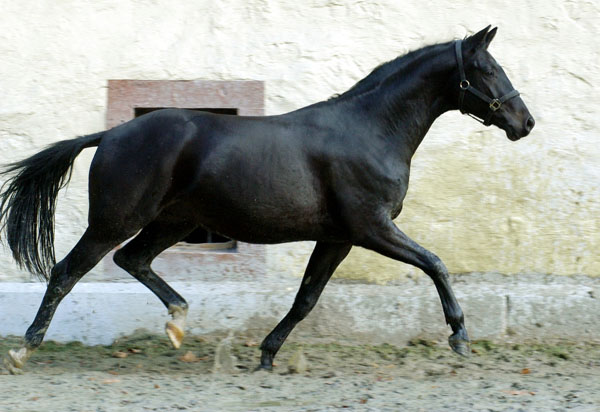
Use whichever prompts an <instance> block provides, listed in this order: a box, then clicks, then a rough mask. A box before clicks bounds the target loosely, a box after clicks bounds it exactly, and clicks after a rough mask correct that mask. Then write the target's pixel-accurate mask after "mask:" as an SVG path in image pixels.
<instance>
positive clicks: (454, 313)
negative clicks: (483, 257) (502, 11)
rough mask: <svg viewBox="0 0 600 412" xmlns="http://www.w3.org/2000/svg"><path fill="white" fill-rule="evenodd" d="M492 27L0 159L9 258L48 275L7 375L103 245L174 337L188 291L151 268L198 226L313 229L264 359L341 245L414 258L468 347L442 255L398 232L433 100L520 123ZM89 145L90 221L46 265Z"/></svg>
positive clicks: (507, 123)
mask: <svg viewBox="0 0 600 412" xmlns="http://www.w3.org/2000/svg"><path fill="white" fill-rule="evenodd" d="M495 34H496V29H493V30H490V28H489V26H488V27H487V28H486V29H484V30H482V31H480V32H479V33H477V34H475V35H473V36H470V37H467V38H466V39H464V40H462V41H453V42H448V43H444V44H437V45H433V46H428V47H424V48H422V49H419V50H416V51H413V52H411V53H408V54H406V55H404V56H402V57H399V58H397V59H395V60H393V61H390V62H388V63H385V64H383V65H381V66H379V67H377V68H376V69H375V70H374V71H373V72H372V73H371V74H370V75H369V76H367V77H366V78H364V79H363V80H361V81H359V82H358V83H357V84H356V85H355V86H354V87H352V88H351V89H350V90H348V91H347V92H345V93H343V94H341V95H339V96H337V97H335V98H332V99H330V100H327V101H324V102H320V103H316V104H314V105H311V106H308V107H305V108H302V109H300V110H297V111H294V112H291V113H287V114H283V115H279V116H266V117H244V116H239V117H238V116H228V115H215V114H210V113H202V112H196V111H189V110H182V109H166V110H160V111H155V112H152V113H150V114H147V115H144V116H141V117H139V118H136V119H134V120H132V121H130V122H127V123H125V124H122V125H120V126H117V127H115V128H113V129H111V130H108V131H105V132H100V133H96V134H93V135H89V136H83V137H79V138H76V139H72V140H65V141H61V142H58V143H55V144H53V145H52V146H50V147H48V148H47V149H45V150H44V151H42V152H39V153H37V154H36V155H34V156H32V157H30V158H28V159H25V160H23V161H20V162H17V163H13V164H10V165H8V167H7V168H6V169H5V171H4V172H3V173H4V174H7V175H8V176H9V179H8V180H7V182H6V183H5V185H4V188H3V192H2V194H1V195H0V196H1V197H0V199H1V204H0V218H1V221H2V225H3V226H4V229H5V232H6V240H7V241H8V244H9V246H10V248H11V250H12V253H13V256H14V258H15V259H16V261H17V262H18V263H19V264H20V265H21V266H23V267H25V268H26V269H28V270H29V271H30V272H32V273H36V274H38V275H41V276H43V277H44V278H46V279H47V281H48V288H47V291H46V294H45V296H44V298H43V301H42V304H41V307H40V309H39V312H38V313H37V315H36V317H35V320H34V321H33V323H32V325H31V326H30V327H29V329H28V330H27V333H26V334H25V345H24V346H23V347H22V348H21V349H20V350H18V351H10V352H9V355H8V357H7V358H6V359H5V362H4V363H5V365H6V367H7V368H8V369H9V370H10V371H12V372H13V373H16V372H19V370H20V368H21V367H22V365H23V363H24V362H25V361H26V360H27V358H28V357H29V356H30V354H31V353H32V351H33V350H35V348H37V347H38V346H39V345H40V343H41V342H42V340H43V337H44V334H45V332H46V329H47V328H48V325H49V324H50V321H51V318H52V316H53V314H54V312H55V310H56V308H57V306H58V304H59V303H60V301H61V300H62V299H63V298H64V297H65V295H67V294H68V293H69V291H70V290H71V289H72V288H73V286H74V285H75V284H76V283H77V281H79V280H80V279H81V277H82V276H83V275H85V274H86V273H87V272H88V271H89V270H90V269H91V268H92V267H94V265H96V263H98V261H99V260H100V259H101V258H102V257H103V256H104V255H106V254H107V253H108V252H109V251H110V250H111V249H113V248H114V247H115V246H117V245H118V244H120V243H121V242H123V241H125V240H126V239H128V238H130V237H131V236H133V235H135V234H136V233H137V232H138V231H140V230H141V231H140V232H139V234H138V235H137V236H136V237H135V238H134V239H133V240H131V241H130V242H129V243H127V244H126V245H125V246H124V247H122V248H121V249H119V250H118V251H117V252H116V253H115V255H114V260H115V262H116V263H117V264H118V265H119V266H120V267H122V268H123V269H125V270H126V271H127V272H129V273H130V274H131V275H132V276H133V277H135V278H136V279H137V280H139V281H140V282H142V283H143V284H144V285H146V286H147V287H148V288H150V290H151V291H152V292H153V293H154V294H156V296H157V297H158V298H159V299H160V300H161V301H162V302H163V303H164V304H165V306H166V307H167V308H168V311H169V314H171V316H172V320H171V321H169V322H168V323H167V333H168V335H169V337H170V338H171V341H172V343H173V345H174V346H175V347H178V346H179V345H180V344H181V340H182V338H183V331H184V322H185V316H186V313H187V303H186V301H185V300H184V299H183V298H182V297H181V296H179V294H177V292H175V291H174V290H173V289H172V288H171V287H169V285H167V284H166V283H165V282H164V281H163V280H162V279H161V278H160V277H159V276H157V275H156V273H154V272H153V271H152V269H151V268H150V264H151V262H152V260H153V259H154V258H155V257H156V256H157V255H158V254H159V253H161V252H162V251H163V250H165V249H166V248H168V247H169V246H171V245H173V244H174V243H176V242H177V241H179V240H181V239H182V238H184V237H185V236H186V235H188V234H189V233H190V232H192V231H193V230H194V229H195V228H197V227H203V228H205V229H207V230H210V231H211V232H215V233H218V234H222V235H224V236H227V237H229V238H232V239H237V240H240V241H244V242H250V243H264V244H270V243H281V242H290V241H299V240H315V241H316V242H317V243H316V246H315V249H314V251H313V253H312V255H311V257H310V261H309V263H308V267H307V268H306V273H305V274H304V278H303V279H302V284H301V286H300V290H299V291H298V294H297V296H296V299H295V301H294V304H293V306H292V308H291V310H290V311H289V313H288V314H287V315H286V316H285V317H284V318H283V320H282V321H281V322H280V323H279V324H278V325H277V326H276V327H275V329H274V330H273V331H272V332H271V333H270V334H269V335H268V336H267V337H266V338H265V340H264V341H263V343H262V345H261V350H262V356H261V363H260V366H261V367H262V368H265V369H271V367H272V364H273V358H274V356H275V354H276V353H277V351H278V350H279V348H280V347H281V345H282V344H283V342H284V340H285V339H286V337H287V336H288V334H289V333H290V332H291V330H292V329H293V328H294V326H295V325H296V324H297V323H298V322H299V321H300V320H302V319H303V318H304V317H305V316H306V315H307V314H308V313H309V312H310V310H311V309H312V308H313V306H314V305H315V303H316V302H317V299H318V298H319V295H320V294H321V292H322V291H323V288H324V287H325V285H326V284H327V281H328V280H329V278H330V277H331V275H332V274H333V272H334V270H335V269H336V267H337V266H338V264H339V263H340V262H341V261H342V260H343V259H344V258H345V257H346V255H347V254H348V252H349V251H350V249H351V248H352V246H360V247H364V248H367V249H370V250H373V251H375V252H378V253H380V254H382V255H385V256H388V257H390V258H392V259H396V260H399V261H402V262H406V263H409V264H411V265H414V266H416V267H418V268H420V269H422V270H423V271H424V272H425V273H426V274H427V275H429V276H430V277H431V279H432V280H433V282H434V284H435V286H436V288H437V290H438V293H439V296H440V299H441V302H442V307H443V310H444V315H445V318H446V322H447V323H448V324H449V325H450V327H451V328H452V331H453V334H452V335H451V336H450V338H449V343H450V346H451V347H452V349H454V351H456V352H458V353H459V354H463V355H466V354H467V353H468V351H469V346H468V342H469V338H468V335H467V331H466V329H465V326H464V319H463V313H462V310H461V308H460V306H459V304H458V303H457V301H456V298H455V297H454V294H453V292H452V289H451V287H450V283H449V280H448V271H447V269H446V268H445V266H444V264H443V263H442V262H441V261H440V259H439V258H438V257H437V256H435V255H434V254H433V253H431V252H429V251H427V250H425V249H424V248H422V247H421V246H419V245H418V244H417V243H415V242H414V241H412V240H411V239H410V238H409V237H408V236H407V235H405V234H404V233H403V232H401V231H400V230H399V229H398V228H397V227H396V225H395V224H394V223H393V219H394V218H395V217H397V216H398V214H399V213H400V211H401V210H402V202H403V200H404V196H405V195H406V191H407V188H408V179H409V169H410V162H411V158H412V156H413V155H414V153H415V151H416V150H417V147H418V146H419V144H420V143H421V141H422V140H423V137H424V136H425V134H426V133H427V131H428V129H429V127H430V126H431V125H432V123H433V122H434V120H435V119H436V118H437V117H438V116H440V115H441V114H442V113H444V112H447V111H449V110H456V109H459V110H461V112H463V113H467V114H470V115H473V116H476V117H478V118H480V119H482V120H480V121H482V123H484V124H486V125H490V124H493V125H496V126H498V127H499V128H501V129H503V130H504V131H505V132H506V134H507V136H508V138H509V139H511V140H518V139H519V138H521V137H523V136H526V135H527V134H528V133H529V132H530V131H531V129H532V128H533V126H534V120H533V118H532V117H531V115H530V113H529V111H528V110H527V108H526V106H525V104H524V103H523V101H522V100H521V98H520V97H518V95H519V94H518V93H517V92H516V91H515V90H513V87H512V85H511V83H510V81H509V80H508V78H507V77H506V74H505V73H504V71H503V70H502V68H501V67H500V66H499V65H498V63H496V61H495V60H494V59H493V58H492V56H491V55H490V54H489V53H488V51H487V48H488V45H489V44H490V42H491V41H492V39H493V37H494V35H495ZM94 146H98V149H97V151H96V154H95V156H94V159H93V161H92V164H91V167H90V175H89V218H88V227H87V230H86V231H85V233H84V234H83V236H82V237H81V239H80V240H79V242H78V243H77V244H76V245H75V247H74V248H73V249H72V250H71V252H70V253H69V254H68V255H67V256H66V257H65V258H64V259H63V260H62V261H60V262H59V263H57V264H54V262H55V260H54V248H53V241H54V232H53V226H54V210H55V204H56V196H57V193H58V191H59V190H60V189H61V188H62V187H63V186H64V185H66V183H67V182H68V180H69V177H70V171H71V168H72V164H73V161H74V159H75V157H76V156H77V155H78V154H79V153H80V152H81V151H82V150H83V149H84V148H87V147H94Z"/></svg>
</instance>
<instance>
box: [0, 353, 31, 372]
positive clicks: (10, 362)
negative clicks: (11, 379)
mask: <svg viewBox="0 0 600 412" xmlns="http://www.w3.org/2000/svg"><path fill="white" fill-rule="evenodd" d="M30 355H31V351H29V350H27V349H26V348H21V349H19V350H18V351H14V350H9V351H8V355H6V357H5V358H4V362H3V364H4V367H5V368H6V370H7V371H8V372H9V373H10V374H11V375H21V374H22V373H23V369H22V368H23V365H24V364H25V362H27V359H29V356H30Z"/></svg>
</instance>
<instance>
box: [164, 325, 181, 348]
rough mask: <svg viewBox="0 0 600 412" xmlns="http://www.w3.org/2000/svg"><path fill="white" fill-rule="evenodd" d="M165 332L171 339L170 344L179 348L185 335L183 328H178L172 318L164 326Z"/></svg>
mask: <svg viewBox="0 0 600 412" xmlns="http://www.w3.org/2000/svg"><path fill="white" fill-rule="evenodd" d="M165 332H167V336H168V337H169V340H170V341H171V345H173V347H174V348H175V349H179V348H180V347H181V344H182V343H183V337H184V335H185V332H184V331H183V329H182V328H180V327H179V325H177V323H176V322H175V321H174V320H170V321H168V322H167V325H166V326H165Z"/></svg>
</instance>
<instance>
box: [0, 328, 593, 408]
mask: <svg viewBox="0 0 600 412" xmlns="http://www.w3.org/2000/svg"><path fill="white" fill-rule="evenodd" d="M186 339H187V341H186V343H184V345H183V346H182V348H180V349H179V350H174V349H172V348H171V347H170V346H169V344H168V342H167V340H166V338H163V337H157V336H149V335H144V334H137V335H135V336H132V337H129V338H124V339H121V340H119V341H117V342H115V343H114V344H113V345H111V346H83V345H82V344H80V343H71V344H66V345H62V344H56V343H53V342H46V343H44V344H43V346H42V348H41V349H40V350H39V351H38V352H37V353H36V354H35V355H34V356H33V357H32V358H31V359H30V361H29V363H28V364H27V365H26V367H25V370H24V372H25V373H24V374H23V375H20V376H12V375H8V374H7V373H6V372H5V371H2V372H1V373H2V374H1V375H0V411H3V412H5V411H19V412H24V411H48V412H49V411H52V412H55V411H96V412H102V411H185V410H190V411H332V410H357V411H567V410H568V411H590V412H591V411H595V412H596V411H600V345H598V344H591V343H590V344H576V345H575V344H555V345H540V344H530V345H522V344H521V345H510V344H502V345H495V344H492V343H490V342H476V343H475V344H474V345H473V354H472V356H471V357H470V358H461V357H458V356H457V355H455V354H453V353H452V352H451V351H450V350H449V349H448V348H447V346H446V345H445V344H442V343H436V342H428V341H414V342H411V343H410V344H409V345H408V346H406V347H396V346H391V345H380V346H349V345H337V344H314V343H313V344H303V345H301V344H298V343H287V344H285V345H284V347H283V348H282V350H281V352H280V353H279V354H278V356H277V359H276V364H277V366H276V367H275V369H274V371H273V372H264V371H261V372H254V371H253V370H254V368H255V366H256V365H257V364H258V359H259V355H260V353H259V350H258V348H257V347H256V342H255V341H254V340H253V339H251V338H247V337H243V336H238V337H230V339H229V340H226V341H225V344H223V341H222V339H223V337H214V336H213V337H187V338H186ZM19 342H20V339H18V338H6V339H2V340H0V350H1V353H2V354H4V353H6V351H7V350H8V349H9V348H14V347H17V346H18V344H19ZM218 348H220V349H218ZM231 356H233V357H234V358H232V357H231ZM215 359H220V360H221V361H220V362H219V361H217V362H216V364H217V365H219V366H221V368H222V369H227V362H228V360H233V361H234V362H233V366H232V367H233V371H231V372H214V369H215ZM305 361H306V362H305ZM304 367H306V368H307V370H303V369H304ZM298 369H299V370H300V373H298ZM290 370H292V371H295V373H291V372H290Z"/></svg>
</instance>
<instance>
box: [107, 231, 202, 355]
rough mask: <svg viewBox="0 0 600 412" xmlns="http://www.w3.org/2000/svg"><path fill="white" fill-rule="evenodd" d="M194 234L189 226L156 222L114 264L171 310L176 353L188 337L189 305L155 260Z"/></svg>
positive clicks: (170, 330)
mask: <svg viewBox="0 0 600 412" xmlns="http://www.w3.org/2000/svg"><path fill="white" fill-rule="evenodd" d="M193 230H194V226H193V225H190V224H189V223H168V222H165V221H163V222H161V221H154V222H152V223H150V224H148V225H147V226H146V227H144V229H143V230H142V231H141V232H140V233H139V234H138V235H137V236H136V237H135V238H134V239H133V240H131V241H130V242H129V243H127V244H126V245H125V246H124V247H122V248H121V249H119V250H118V251H117V252H115V255H114V261H115V263H117V265H119V266H120V267H121V268H123V269H125V270H126V271H127V272H129V274H131V275H132V276H133V277H134V278H136V279H137V280H139V281H140V282H141V283H143V284H144V285H145V286H146V287H147V288H148V289H150V290H151V291H152V293H154V294H155V295H156V296H157V297H158V298H159V299H160V300H161V301H162V302H163V304H164V305H165V306H166V307H167V309H168V311H169V315H171V318H172V319H171V320H170V321H168V322H167V324H166V327H165V331H166V333H167V336H168V337H169V339H170V340H171V343H172V345H173V347H175V348H176V349H177V348H179V347H180V346H181V343H182V342H183V337H184V334H185V332H184V328H185V320H186V317H187V312H188V304H187V302H186V301H185V299H184V298H182V297H181V296H180V295H179V294H178V293H177V292H176V291H175V290H173V289H172V288H171V287H170V286H169V285H168V284H167V283H166V282H165V281H164V280H162V279H161V278H160V277H159V276H158V275H157V274H156V273H154V271H153V270H152V269H151V268H150V263H151V262H152V260H153V259H154V258H155V257H156V256H158V255H159V254H160V252H162V251H163V250H165V249H166V248H168V247H169V246H172V245H173V244H175V243H176V242H178V241H179V240H181V239H183V238H184V237H185V236H187V235H188V234H189V233H190V232H192V231H193Z"/></svg>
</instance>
